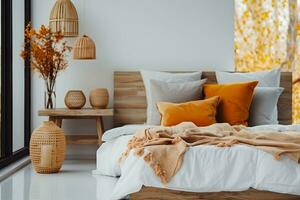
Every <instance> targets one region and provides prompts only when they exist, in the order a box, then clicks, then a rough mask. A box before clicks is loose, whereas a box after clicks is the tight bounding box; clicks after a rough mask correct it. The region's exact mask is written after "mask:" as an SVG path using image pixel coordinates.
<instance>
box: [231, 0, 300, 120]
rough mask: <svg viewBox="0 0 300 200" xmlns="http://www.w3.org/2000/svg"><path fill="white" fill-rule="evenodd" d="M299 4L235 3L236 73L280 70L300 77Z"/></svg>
mask: <svg viewBox="0 0 300 200" xmlns="http://www.w3.org/2000/svg"><path fill="white" fill-rule="evenodd" d="M297 1H299V2H300V0H235V66H236V70H237V71H242V72H249V71H260V70H267V69H272V68H275V67H281V68H282V70H283V71H293V76H294V77H293V79H294V81H295V80H298V77H299V78H300V56H299V55H300V35H298V34H297V18H298V14H297V10H298V8H297ZM298 6H299V3H298ZM299 28H300V27H299ZM299 33H300V29H299ZM298 38H299V39H298ZM297 47H299V48H297ZM295 82H296V81H295ZM299 82H300V79H299ZM293 119H294V122H300V84H298V83H295V84H294V87H293Z"/></svg>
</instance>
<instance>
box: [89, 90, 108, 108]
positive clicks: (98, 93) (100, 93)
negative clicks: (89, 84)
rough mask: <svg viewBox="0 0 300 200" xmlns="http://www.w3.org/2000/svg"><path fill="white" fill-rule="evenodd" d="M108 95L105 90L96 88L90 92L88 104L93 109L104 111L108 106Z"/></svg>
mask: <svg viewBox="0 0 300 200" xmlns="http://www.w3.org/2000/svg"><path fill="white" fill-rule="evenodd" d="M108 100H109V94H108V90H107V89H106V88H96V89H93V90H92V91H91V92H90V104H91V106H92V107H93V108H95V109H104V108H106V107H107V105H108Z"/></svg>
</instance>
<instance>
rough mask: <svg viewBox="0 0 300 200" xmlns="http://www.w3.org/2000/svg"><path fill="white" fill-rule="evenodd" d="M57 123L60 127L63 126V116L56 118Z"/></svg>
mask: <svg viewBox="0 0 300 200" xmlns="http://www.w3.org/2000/svg"><path fill="white" fill-rule="evenodd" d="M55 123H56V125H57V126H58V127H59V128H61V126H62V119H61V118H56V122H55Z"/></svg>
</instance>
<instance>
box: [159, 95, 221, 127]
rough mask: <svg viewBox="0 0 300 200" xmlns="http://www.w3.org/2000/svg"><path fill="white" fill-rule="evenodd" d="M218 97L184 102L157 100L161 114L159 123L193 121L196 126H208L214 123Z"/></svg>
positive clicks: (171, 124)
mask: <svg viewBox="0 0 300 200" xmlns="http://www.w3.org/2000/svg"><path fill="white" fill-rule="evenodd" d="M218 104H219V97H212V98H209V99H205V100H199V101H190V102H186V103H167V102H158V103H157V108H158V111H159V112H160V114H161V125H163V126H173V125H177V124H180V123H181V122H193V123H194V124H196V125H197V126H208V125H211V124H214V123H216V114H217V106H218Z"/></svg>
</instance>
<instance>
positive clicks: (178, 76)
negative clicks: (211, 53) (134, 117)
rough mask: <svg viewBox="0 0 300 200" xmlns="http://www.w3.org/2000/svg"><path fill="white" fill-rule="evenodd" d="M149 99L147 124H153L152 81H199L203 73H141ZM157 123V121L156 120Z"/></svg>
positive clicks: (144, 71)
mask: <svg viewBox="0 0 300 200" xmlns="http://www.w3.org/2000/svg"><path fill="white" fill-rule="evenodd" d="M141 74H142V77H143V81H144V86H145V90H146V98H147V124H153V117H152V113H153V112H152V110H153V107H155V102H152V98H151V92H150V80H161V81H165V82H168V83H172V82H173V83H174V82H175V83H176V82H177V83H178V82H180V83H184V82H188V81H197V80H200V79H201V75H202V72H194V73H167V72H157V71H146V70H142V71H141ZM154 122H155V119H154Z"/></svg>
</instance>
